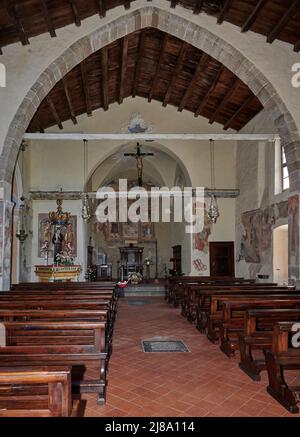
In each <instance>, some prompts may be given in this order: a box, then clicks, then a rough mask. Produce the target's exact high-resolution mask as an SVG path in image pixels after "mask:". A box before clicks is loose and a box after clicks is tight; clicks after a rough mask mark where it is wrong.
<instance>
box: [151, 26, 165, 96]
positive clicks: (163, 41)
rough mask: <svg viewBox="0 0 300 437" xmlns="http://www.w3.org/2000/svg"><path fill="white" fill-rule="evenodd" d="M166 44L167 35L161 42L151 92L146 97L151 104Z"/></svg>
mask: <svg viewBox="0 0 300 437" xmlns="http://www.w3.org/2000/svg"><path fill="white" fill-rule="evenodd" d="M167 43H168V34H165V36H164V39H163V40H162V43H161V46H160V54H159V59H158V63H157V65H156V70H155V73H154V77H153V81H152V86H151V90H150V93H149V96H148V102H151V100H152V97H153V93H154V91H155V87H156V85H157V82H158V76H159V72H160V67H161V65H162V62H163V58H164V53H165V50H166V47H167Z"/></svg>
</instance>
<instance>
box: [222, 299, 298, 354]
mask: <svg viewBox="0 0 300 437" xmlns="http://www.w3.org/2000/svg"><path fill="white" fill-rule="evenodd" d="M222 305H223V317H222V321H221V322H220V349H221V351H222V352H224V353H225V354H226V355H227V356H228V357H231V356H232V355H234V353H235V351H236V350H237V349H238V335H239V334H240V333H242V332H243V329H244V316H245V312H246V311H247V310H248V309H251V308H252V309H255V308H271V309H272V308H278V309H280V308H290V309H293V308H300V297H298V298H295V297H291V296H290V297H288V296H285V297H281V298H277V297H275V296H264V297H256V298H242V299H236V300H234V301H233V300H231V301H230V300H229V301H226V302H225V301H224V302H223V304H222Z"/></svg>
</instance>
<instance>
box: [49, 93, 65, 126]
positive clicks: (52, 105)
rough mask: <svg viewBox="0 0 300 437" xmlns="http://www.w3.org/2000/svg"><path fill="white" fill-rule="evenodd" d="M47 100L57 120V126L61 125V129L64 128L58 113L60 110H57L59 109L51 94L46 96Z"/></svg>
mask: <svg viewBox="0 0 300 437" xmlns="http://www.w3.org/2000/svg"><path fill="white" fill-rule="evenodd" d="M46 101H47V104H48V106H49V107H50V109H51V112H52V114H53V117H54V119H55V122H56V124H57V126H58V127H59V129H63V125H62V122H61V119H60V117H59V115H58V112H57V110H56V108H55V105H54V103H53V100H52V99H51V97H50V96H49V95H48V96H47V97H46Z"/></svg>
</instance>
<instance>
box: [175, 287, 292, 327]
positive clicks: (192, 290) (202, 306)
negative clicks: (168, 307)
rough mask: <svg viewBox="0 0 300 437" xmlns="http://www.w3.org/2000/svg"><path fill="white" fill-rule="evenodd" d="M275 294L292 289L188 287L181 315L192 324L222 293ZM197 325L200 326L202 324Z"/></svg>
mask: <svg viewBox="0 0 300 437" xmlns="http://www.w3.org/2000/svg"><path fill="white" fill-rule="evenodd" d="M272 290H274V292H284V291H287V292H288V291H291V290H292V289H291V288H287V287H277V286H276V285H271V284H269V285H264V284H258V285H256V284H239V285H223V286H220V285H215V284H212V285H198V286H190V285H188V286H186V287H185V290H184V296H183V298H182V300H181V314H182V315H183V316H184V317H186V318H187V320H189V321H190V322H191V323H193V322H195V321H197V317H198V320H201V319H200V317H199V316H200V312H201V311H202V310H204V311H205V310H207V309H209V299H210V296H213V295H214V294H218V293H222V292H223V291H226V292H230V291H232V293H247V292H249V291H253V293H263V292H266V293H268V294H270V293H272ZM197 325H198V326H199V325H200V323H199V324H198V323H197Z"/></svg>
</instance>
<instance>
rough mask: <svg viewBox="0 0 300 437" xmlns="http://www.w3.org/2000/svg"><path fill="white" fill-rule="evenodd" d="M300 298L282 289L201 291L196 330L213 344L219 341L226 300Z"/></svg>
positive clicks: (298, 295)
mask: <svg viewBox="0 0 300 437" xmlns="http://www.w3.org/2000/svg"><path fill="white" fill-rule="evenodd" d="M269 296H270V298H272V296H276V297H300V294H297V293H295V292H293V291H292V292H289V291H285V290H282V289H281V288H274V289H273V288H267V289H264V288H258V289H249V290H248V289H247V290H245V289H243V290H241V289H239V288H238V289H236V290H233V289H228V290H224V289H222V291H221V290H213V291H212V290H209V291H207V290H206V291H205V290H204V291H203V292H202V291H201V295H200V296H199V304H198V306H197V309H196V328H197V329H198V330H199V331H200V332H206V334H207V336H208V338H209V339H210V340H211V341H212V342H216V341H218V339H219V335H218V331H219V321H220V320H222V317H223V313H222V311H223V309H222V306H221V303H222V302H223V301H226V300H234V299H241V298H243V297H247V298H250V297H253V298H255V297H268V298H269Z"/></svg>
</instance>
